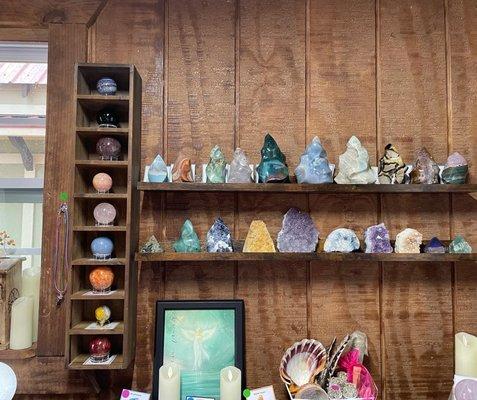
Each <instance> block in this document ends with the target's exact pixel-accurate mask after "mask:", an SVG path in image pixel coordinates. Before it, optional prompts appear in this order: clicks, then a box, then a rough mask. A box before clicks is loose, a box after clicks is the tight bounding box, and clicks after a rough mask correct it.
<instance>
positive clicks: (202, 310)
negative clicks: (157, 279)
mask: <svg viewBox="0 0 477 400" xmlns="http://www.w3.org/2000/svg"><path fill="white" fill-rule="evenodd" d="M244 308H245V307H244V302H243V300H184V301H182V300H178V301H157V302H156V333H155V346H154V368H153V393H152V399H153V400H157V399H158V390H159V368H160V367H161V366H162V365H163V364H164V362H175V363H177V364H179V365H180V366H181V387H182V389H181V400H185V399H186V397H191V396H192V397H208V398H215V399H217V400H218V399H219V392H218V391H220V370H221V369H222V368H225V367H227V366H230V365H234V366H235V367H237V368H239V369H240V370H241V371H242V388H245V387H246V383H245V382H246V380H245V345H244V343H245V318H244ZM194 335H196V336H194ZM226 364H229V365H226Z"/></svg>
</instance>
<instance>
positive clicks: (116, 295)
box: [71, 289, 124, 300]
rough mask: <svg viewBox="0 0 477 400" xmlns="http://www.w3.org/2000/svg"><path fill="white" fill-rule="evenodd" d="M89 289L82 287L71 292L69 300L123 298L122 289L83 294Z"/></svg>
mask: <svg viewBox="0 0 477 400" xmlns="http://www.w3.org/2000/svg"><path fill="white" fill-rule="evenodd" d="M90 291H91V289H83V290H80V291H78V292H75V293H72V294H71V300H122V299H124V289H118V290H113V291H112V292H111V293H109V294H104V295H100V294H91V295H85V293H88V292H90Z"/></svg>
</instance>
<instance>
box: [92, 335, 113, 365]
mask: <svg viewBox="0 0 477 400" xmlns="http://www.w3.org/2000/svg"><path fill="white" fill-rule="evenodd" d="M110 351H111V342H110V341H109V339H108V338H107V337H104V336H103V337H97V338H94V339H91V340H90V342H89V354H90V356H91V358H92V360H93V361H95V362H104V361H106V360H107V359H108V358H109V353H110Z"/></svg>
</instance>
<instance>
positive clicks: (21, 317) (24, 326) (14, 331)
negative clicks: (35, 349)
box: [10, 297, 33, 350]
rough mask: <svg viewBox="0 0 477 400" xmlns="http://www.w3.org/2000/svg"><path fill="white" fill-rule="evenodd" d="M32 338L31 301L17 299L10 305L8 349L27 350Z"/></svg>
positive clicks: (29, 299)
mask: <svg viewBox="0 0 477 400" xmlns="http://www.w3.org/2000/svg"><path fill="white" fill-rule="evenodd" d="M32 337H33V299H32V298H31V297H19V298H18V299H16V300H15V301H14V302H13V304H12V316H11V324H10V348H11V349H12V350H21V349H28V348H29V347H31V345H32Z"/></svg>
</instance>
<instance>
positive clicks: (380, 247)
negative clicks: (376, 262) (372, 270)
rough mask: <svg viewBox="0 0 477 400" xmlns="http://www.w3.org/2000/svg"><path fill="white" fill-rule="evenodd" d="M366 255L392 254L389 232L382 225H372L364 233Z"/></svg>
mask: <svg viewBox="0 0 477 400" xmlns="http://www.w3.org/2000/svg"><path fill="white" fill-rule="evenodd" d="M364 242H365V243H366V253H392V252H393V248H392V246H391V241H390V238H389V231H388V230H387V229H386V226H385V225H384V224H379V225H372V226H370V227H369V228H368V229H366V232H365V233H364Z"/></svg>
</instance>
